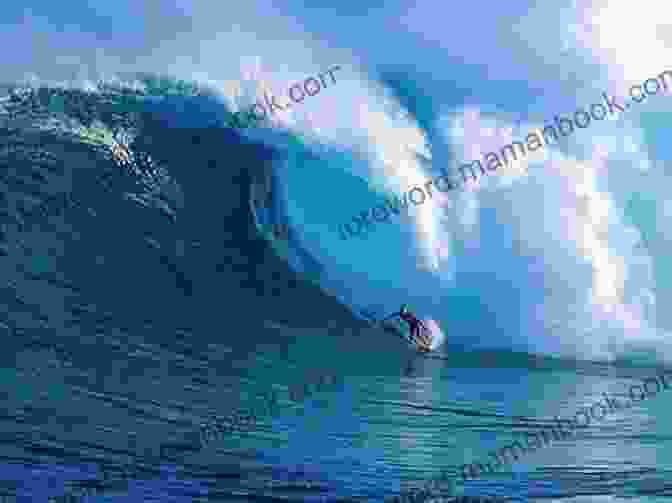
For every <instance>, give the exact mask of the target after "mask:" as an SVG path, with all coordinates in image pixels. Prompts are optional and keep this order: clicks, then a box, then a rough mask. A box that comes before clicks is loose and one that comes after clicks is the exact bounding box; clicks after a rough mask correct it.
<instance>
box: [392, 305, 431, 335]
mask: <svg viewBox="0 0 672 503" xmlns="http://www.w3.org/2000/svg"><path fill="white" fill-rule="evenodd" d="M397 315H398V316H399V318H401V319H402V320H404V321H405V322H406V323H408V328H409V329H410V331H411V338H413V339H419V338H420V327H422V328H424V329H427V327H425V325H424V323H422V322H421V321H420V320H419V319H417V318H416V317H415V316H414V315H412V314H411V313H409V312H408V311H407V312H405V313H402V312H400V313H397Z"/></svg>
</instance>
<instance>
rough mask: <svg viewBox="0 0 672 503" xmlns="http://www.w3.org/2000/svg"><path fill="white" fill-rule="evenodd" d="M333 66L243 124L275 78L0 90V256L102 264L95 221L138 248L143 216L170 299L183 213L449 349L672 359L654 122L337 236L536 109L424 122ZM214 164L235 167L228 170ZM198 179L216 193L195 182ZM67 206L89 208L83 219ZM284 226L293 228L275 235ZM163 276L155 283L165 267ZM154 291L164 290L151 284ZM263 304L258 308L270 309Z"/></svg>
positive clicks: (139, 78) (190, 288) (13, 264)
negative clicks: (353, 234) (279, 108)
mask: <svg viewBox="0 0 672 503" xmlns="http://www.w3.org/2000/svg"><path fill="white" fill-rule="evenodd" d="M339 63H340V62H339ZM343 68H344V70H345V71H344V72H342V73H341V75H339V76H338V81H337V83H336V84H335V85H333V86H331V87H329V88H327V89H323V91H322V93H321V94H320V95H318V96H317V97H315V98H313V99H312V101H310V102H309V101H306V102H305V104H304V105H303V106H301V107H294V108H293V109H292V111H291V112H283V113H282V114H278V116H277V117H275V118H274V119H273V120H272V121H271V122H269V123H267V124H264V125H260V126H259V127H256V128H249V129H245V130H242V131H236V132H234V131H232V130H231V129H228V128H227V127H226V126H225V125H224V123H225V121H226V118H227V116H228V114H229V113H230V112H232V111H236V110H242V109H245V108H246V107H248V106H249V105H250V104H251V103H252V102H253V101H254V99H255V96H256V95H258V94H259V93H260V92H263V91H264V90H266V89H268V82H266V81H265V80H264V77H263V75H261V73H260V72H259V70H258V68H257V70H256V72H251V73H250V74H249V75H248V77H247V79H246V80H244V81H243V84H241V85H237V86H232V85H229V84H226V85H225V84H218V83H213V82H199V81H197V80H193V79H192V80H188V81H185V80H180V79H175V78H166V77H157V76H154V75H135V76H133V77H125V78H123V79H119V78H117V79H114V80H108V81H105V82H101V83H96V84H92V83H85V84H81V85H78V86H76V87H74V86H63V85H57V84H55V83H53V82H33V83H31V84H30V85H14V84H11V85H7V86H6V87H5V94H4V96H3V97H2V101H0V104H1V107H2V108H1V109H0V120H1V125H0V127H1V128H2V130H1V131H2V154H1V158H0V159H1V161H2V184H3V192H2V195H3V204H4V212H3V234H2V239H3V255H4V256H3V258H2V260H3V262H4V268H5V270H6V271H9V270H10V269H11V270H22V271H24V272H25V273H27V274H33V275H42V276H43V277H50V278H51V280H52V281H57V280H58V281H66V282H67V281H68V278H64V277H62V274H61V273H59V271H62V268H61V266H62V261H64V260H66V248H68V246H67V245H66V240H65V238H63V237H62V236H63V234H59V233H65V232H67V233H69V234H70V237H69V238H68V239H73V240H75V241H77V240H82V239H83V240H87V239H89V240H92V241H89V242H88V245H89V246H88V248H87V250H88V252H84V253H85V254H86V253H89V254H90V255H92V256H90V257H88V259H90V260H93V261H94V262H96V263H98V262H100V264H103V263H104V262H105V260H106V259H105V258H104V255H105V253H104V252H103V251H101V250H99V251H94V249H95V242H94V241H95V239H97V238H92V237H91V236H88V237H87V234H86V233H87V229H89V228H93V227H96V229H98V230H100V227H101V226H103V227H104V226H110V229H111V228H113V229H114V243H115V247H117V249H118V250H122V251H121V253H122V254H123V253H126V258H127V259H132V255H133V252H132V251H131V249H130V248H128V249H127V250H126V251H125V252H124V251H123V250H124V243H127V242H130V241H131V240H132V239H133V236H131V234H130V231H129V230H128V229H129V228H130V227H127V226H126V225H125V224H126V222H127V220H126V219H130V220H134V221H137V220H138V219H140V220H143V221H144V220H146V222H145V224H146V226H147V229H148V230H151V232H144V233H143V235H142V237H141V239H142V241H143V242H144V243H145V245H146V247H147V249H149V250H154V251H155V252H156V257H158V261H159V262H160V263H161V264H163V267H164V269H163V272H164V273H167V274H168V275H169V276H170V277H171V278H173V281H174V282H175V284H176V285H177V286H178V289H179V290H180V291H181V292H182V294H184V295H185V296H190V295H196V294H197V293H196V294H195V293H194V292H197V291H199V287H198V283H199V281H201V280H200V279H199V278H200V277H201V276H199V274H201V273H199V272H194V271H197V270H198V267H196V266H195V265H194V264H185V263H184V260H186V259H184V260H182V259H181V258H180V257H182V258H184V257H185V256H187V255H188V256H189V257H193V256H194V255H193V254H191V255H189V254H186V253H185V250H184V249H185V247H190V246H192V245H193V242H192V241H190V240H189V239H184V238H183V239H178V240H176V241H175V242H174V243H172V242H171V244H170V246H168V245H167V244H166V242H165V236H166V235H167V234H166V233H169V232H172V231H169V229H173V230H174V229H176V228H180V225H181V222H183V221H184V220H185V219H189V218H191V220H190V222H191V224H190V225H193V222H194V221H195V220H194V218H196V221H198V220H199V219H200V220H201V222H200V225H203V226H204V227H209V228H210V229H209V232H210V233H211V234H212V240H213V242H215V241H218V240H220V239H221V240H226V239H228V241H227V243H228V244H227V245H226V246H232V247H236V248H238V249H239V250H241V251H242V256H243V257H244V256H245V255H247V259H248V260H249V261H250V262H254V260H255V258H254V253H253V252H252V250H251V249H250V250H249V253H248V252H246V250H247V248H246V247H248V246H252V245H251V244H250V242H248V241H246V239H247V238H244V236H246V235H247V234H246V233H248V234H249V233H250V232H253V233H255V232H256V234H257V235H258V236H261V237H263V238H264V239H266V240H267V241H268V242H269V243H270V244H271V246H272V247H273V250H274V252H275V254H276V255H277V256H278V257H280V258H281V259H282V260H283V261H284V262H286V263H287V264H288V265H289V267H290V268H291V269H292V270H293V271H295V272H297V273H298V274H299V275H300V278H301V279H302V281H304V282H306V283H310V284H313V285H315V286H317V287H318V288H319V289H321V290H322V291H323V292H325V293H326V294H327V296H328V297H330V298H332V299H334V305H336V302H338V303H340V304H342V305H344V306H346V307H347V308H348V309H349V310H350V312H351V313H352V316H353V317H354V318H358V317H360V315H359V313H360V312H361V311H362V310H367V311H368V312H374V313H376V314H380V315H382V314H386V313H389V312H392V311H394V310H396V309H397V308H398V306H399V305H400V304H402V303H408V304H410V305H411V306H412V308H413V309H414V310H415V311H417V312H418V313H419V314H420V315H421V316H430V317H432V318H435V319H437V320H438V321H439V322H440V324H441V326H443V327H444V329H445V330H446V332H447V334H448V343H449V345H451V344H453V345H460V346H465V347H468V348H500V349H506V350H522V351H528V352H533V353H542V354H556V355H557V354H560V355H563V356H567V357H570V358H573V357H578V358H585V357H588V358H600V359H602V358H605V359H613V358H618V357H622V358H628V359H629V358H632V357H633V355H635V354H644V355H647V356H655V355H657V356H658V357H665V355H666V354H667V349H666V348H667V347H668V343H667V342H665V341H666V338H667V337H666V330H665V329H664V327H665V326H666V325H668V324H669V323H668V320H666V318H665V317H661V316H659V315H658V314H657V313H656V311H655V308H656V298H657V296H658V295H660V294H661V293H660V292H663V293H664V292H666V291H667V289H668V288H669V286H668V285H667V282H668V281H667V275H666V274H665V273H664V268H665V266H664V262H663V260H664V257H665V255H666V253H665V250H666V240H665V239H666V238H665V237H664V232H661V230H662V228H663V226H664V222H665V221H666V219H668V218H669V202H668V201H667V199H666V196H665V195H664V187H667V186H669V185H668V182H669V179H668V174H667V173H666V172H665V164H664V162H662V161H656V160H655V159H654V155H653V154H652V152H653V150H652V149H653V146H652V145H650V144H648V143H647V140H646V139H645V138H644V136H642V135H641V134H638V132H641V131H646V128H647V127H648V125H647V119H646V118H645V119H643V122H642V124H639V125H637V126H635V125H633V124H632V123H628V122H625V123H616V122H615V121H605V122H604V123H602V124H600V125H599V126H594V129H593V130H591V131H590V135H584V136H583V137H580V136H576V137H575V138H573V139H572V140H571V142H570V143H568V144H566V145H564V146H563V147H562V148H551V149H548V150H546V151H544V152H543V153H540V154H539V155H538V156H536V157H534V156H531V157H530V158H529V159H527V160H526V161H525V162H524V163H523V162H521V163H519V164H518V165H515V166H508V167H507V168H505V169H504V170H502V171H500V172H498V174H497V175H493V176H489V177H487V178H485V179H482V180H481V181H479V183H478V184H476V185H474V186H473V187H471V188H469V189H468V190H465V191H460V192H456V191H454V192H450V193H448V194H447V195H446V196H445V197H443V198H435V199H433V200H432V201H431V202H427V203H425V204H423V205H420V206H417V207H415V208H412V209H411V210H410V211H409V216H408V217H407V218H401V219H400V220H399V221H394V222H393V223H392V224H386V225H383V226H380V227H378V228H376V230H375V232H371V233H367V234H364V235H363V236H362V237H361V238H360V239H348V240H344V239H342V234H341V232H340V231H339V227H340V225H341V224H342V223H343V222H346V221H348V219H350V217H351V216H352V215H353V214H354V215H357V214H359V213H360V212H361V211H363V210H365V209H367V208H369V207H370V206H371V205H372V204H375V203H376V202H377V201H380V200H381V197H384V196H389V195H390V194H401V193H402V192H404V191H405V190H407V189H408V188H409V187H411V186H413V185H419V186H423V185H424V183H425V181H427V180H428V179H429V178H430V177H432V176H436V175H437V174H439V172H440V169H441V168H442V167H443V166H444V165H445V163H446V162H447V161H448V159H452V160H462V159H473V158H476V157H477V155H478V154H479V153H482V152H484V151H486V150H493V149H497V148H499V147H501V146H502V145H504V144H506V143H510V142H511V140H512V139H514V138H516V137H520V136H524V133H525V132H526V131H528V130H529V129H530V128H531V127H532V126H533V125H534V123H532V122H530V123H525V124H523V123H520V122H519V123H514V121H512V120H510V119H509V118H508V117H507V116H506V115H504V114H501V113H497V112H495V111H492V112H490V113H486V112H484V111H483V109H482V107H480V108H476V107H471V106H469V107H463V108H452V109H450V110H446V111H441V110H438V111H437V112H436V117H437V118H436V121H435V122H434V123H433V126H432V127H431V128H429V127H428V126H427V125H426V123H424V122H423V121H422V120H420V119H419V118H418V117H417V115H418V114H419V111H418V110H414V109H413V108H412V107H409V106H405V105H404V104H402V101H403V100H402V99H401V98H400V95H401V94H403V93H402V88H404V86H407V85H409V83H408V82H401V83H400V82H399V81H398V79H391V78H385V77H383V78H378V79H375V78H373V77H371V76H367V75H365V74H363V73H362V72H360V71H358V70H356V69H354V68H349V69H348V68H346V66H345V65H343ZM287 82H288V86H289V83H291V82H292V81H291V80H288V81H287ZM288 86H287V87H288ZM275 92H276V93H277V92H278V90H275ZM651 121H654V119H651ZM537 125H538V124H537ZM654 126H655V124H653V122H652V123H651V127H654ZM624 131H626V132H624ZM623 137H627V138H629V143H628V144H625V145H624V144H623V142H622V141H621V140H622V138H623ZM206 138H207V139H206ZM178 143H179V145H178ZM445 152H449V154H445ZM190 159H191V161H190ZM197 159H198V161H196V160H197ZM192 162H193V165H190V164H191V163H192ZM196 166H199V167H202V166H209V169H207V170H201V171H198V172H196V171H194V170H192V169H190V168H194V167H196ZM234 166H235V169H234V168H233V167H234ZM227 170H228V171H230V172H234V171H235V172H236V173H237V172H239V171H240V172H241V173H243V174H242V175H240V176H236V177H233V176H232V177H231V178H227V172H228V171H227ZM215 172H217V175H216V177H215V176H213V173H215ZM217 177H219V178H217ZM211 183H225V184H229V185H227V186H221V187H220V189H219V191H218V190H217V189H216V187H212V190H213V191H212V192H209V193H202V192H199V191H200V190H201V189H199V188H198V187H203V186H208V185H210V184H211ZM232 190H234V192H235V191H238V192H239V194H240V195H241V199H240V201H239V204H238V206H236V207H237V208H238V209H237V210H236V211H234V210H233V209H232V208H233V206H235V205H233V206H232V207H229V208H228V209H227V210H223V209H222V207H223V206H222V203H221V200H223V199H224V198H227V197H230V195H229V193H230V192H231V191H232ZM58 194H68V196H67V197H65V199H64V200H65V201H70V202H69V203H68V204H65V205H63V208H62V209H59V208H58V206H59V205H58V204H55V205H54V204H49V201H51V200H53V199H54V197H56V196H58ZM103 194H105V195H103ZM56 199H58V198H57V197H56ZM224 206H225V205H224ZM66 207H68V208H69V207H71V208H75V209H74V210H72V211H75V212H77V211H79V212H80V213H79V214H78V215H80V216H79V217H77V218H78V219H79V220H77V222H78V223H77V224H76V225H73V224H72V222H73V221H72V220H71V219H69V217H68V215H67V212H66V210H65V209H64V208H66ZM50 208H51V209H50ZM77 208H79V209H77ZM199 212H201V213H199ZM218 212H224V213H226V215H225V218H224V216H222V215H221V214H220V215H218ZM195 215H208V217H207V219H206V218H205V217H204V216H195ZM218 217H220V218H218ZM86 219H88V220H86ZM50 226H52V228H51V229H49V227H50ZM278 226H280V227H281V228H282V226H286V228H287V229H288V230H289V232H288V233H286V234H283V235H282V236H278V235H277V233H274V229H277V228H278ZM110 229H108V232H111V230H110ZM233 229H248V230H247V231H245V232H242V231H240V230H238V231H234V230H233ZM250 229H251V230H252V231H250ZM181 231H182V232H183V233H184V232H186V231H185V229H181ZM49 232H56V234H55V235H51V237H47V236H48V235H49ZM193 246H199V245H193ZM206 246H207V245H206ZM27 250H30V251H27ZM67 258H70V257H67ZM231 260H233V259H231ZM241 260H244V259H241ZM656 270H658V271H660V272H658V274H657V275H656V274H654V271H656ZM188 271H191V272H188ZM271 274H274V273H271ZM203 275H204V276H203V277H205V273H203ZM157 281H159V283H154V284H152V285H148V286H147V292H151V291H153V290H152V288H151V287H152V286H153V287H156V288H158V286H159V285H161V284H163V283H161V281H165V278H164V279H161V280H157ZM203 281H205V280H203ZM129 287H130V285H129ZM219 288H220V289H221V291H220V292H219V295H221V296H222V297H236V296H237V295H238V294H239V292H238V289H239V286H238V285H237V284H235V283H231V284H225V285H219ZM275 293H276V295H278V296H287V295H289V296H291V295H293V294H294V293H295V292H294V291H293V290H292V289H289V290H285V291H279V290H278V291H276V292H275ZM152 295H153V296H154V297H157V299H156V302H158V303H160V296H161V294H160V293H158V291H156V290H154V293H153V294H152ZM249 300H250V301H251V302H253V301H254V300H253V299H252V298H250V299H249ZM37 304H39V302H37ZM266 309H270V308H268V306H264V307H260V313H259V314H260V315H261V316H262V317H267V318H268V319H277V316H275V315H274V314H271V313H270V312H268V311H266ZM305 316H311V315H310V313H306V314H305V315H304V314H300V315H298V314H297V315H296V316H295V318H294V319H284V320H283V321H284V322H286V323H288V324H289V325H290V326H291V325H292V324H293V323H297V324H300V323H302V322H305ZM313 323H319V316H318V315H314V322H313Z"/></svg>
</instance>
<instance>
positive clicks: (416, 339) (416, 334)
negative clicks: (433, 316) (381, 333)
mask: <svg viewBox="0 0 672 503" xmlns="http://www.w3.org/2000/svg"><path fill="white" fill-rule="evenodd" d="M390 318H400V319H402V320H403V321H405V322H406V323H408V328H409V333H410V337H411V342H413V343H414V344H415V345H416V346H418V347H420V348H421V349H424V350H426V351H429V350H430V348H431V343H432V339H431V336H430V335H428V334H429V330H427V327H426V326H425V324H424V323H423V322H421V321H420V320H419V319H418V318H416V316H415V315H414V314H413V313H411V312H410V311H409V310H408V309H407V308H406V304H403V305H402V306H401V309H400V310H399V312H398V313H392V314H391V315H389V316H388V317H386V318H383V319H382V320H381V321H385V320H389V319H390ZM421 327H422V329H423V330H424V333H423V331H422V330H420V328H421Z"/></svg>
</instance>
